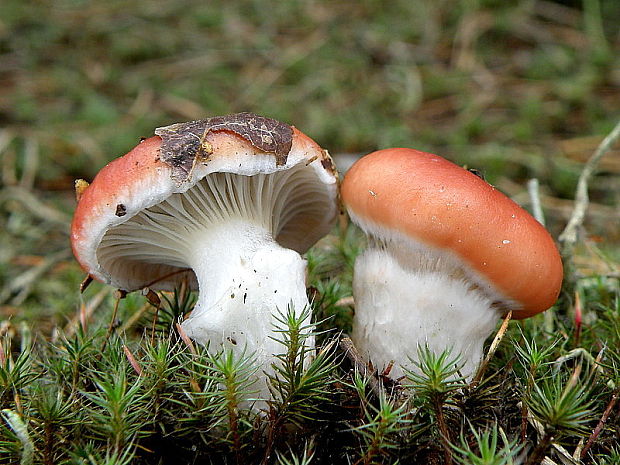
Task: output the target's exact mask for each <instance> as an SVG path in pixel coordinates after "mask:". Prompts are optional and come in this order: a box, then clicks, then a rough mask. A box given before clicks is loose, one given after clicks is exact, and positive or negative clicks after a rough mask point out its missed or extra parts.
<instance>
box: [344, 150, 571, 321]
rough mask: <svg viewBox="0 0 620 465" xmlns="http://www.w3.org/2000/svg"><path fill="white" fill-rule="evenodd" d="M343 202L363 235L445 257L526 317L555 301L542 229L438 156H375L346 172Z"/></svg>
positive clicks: (557, 280)
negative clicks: (407, 242)
mask: <svg viewBox="0 0 620 465" xmlns="http://www.w3.org/2000/svg"><path fill="white" fill-rule="evenodd" d="M341 193H342V199H343V201H344V203H345V205H346V207H347V209H348V211H349V213H350V214H351V216H352V217H353V219H354V220H355V221H356V222H357V223H358V224H359V225H360V227H361V228H362V229H364V230H365V231H366V232H369V233H370V234H373V235H375V236H378V235H379V234H380V231H382V230H383V231H385V230H387V231H393V232H396V233H400V234H401V235H404V236H406V237H408V238H410V239H411V240H412V241H415V242H417V243H422V244H424V245H426V246H428V247H429V248H432V249H435V250H440V251H450V252H451V253H453V254H455V255H456V257H458V258H459V259H460V261H461V262H462V263H463V264H464V265H465V266H467V267H468V268H470V270H471V271H473V272H474V273H475V274H476V275H477V276H480V277H482V278H483V279H484V280H485V281H487V282H488V283H489V284H490V285H491V286H492V287H493V288H494V289H496V290H497V291H498V292H499V293H500V294H502V295H503V296H505V297H506V299H507V300H508V301H513V302H514V303H516V308H515V309H514V310H515V314H514V317H515V318H526V317H528V316H532V315H534V314H536V313H539V312H541V311H544V310H546V309H547V308H549V307H550V306H551V305H553V303H554V302H555V301H556V299H557V297H558V294H559V292H560V287H561V283H562V276H563V269H562V262H561V259H560V255H559V253H558V250H557V248H556V246H555V243H554V241H553V239H552V237H551V236H550V235H549V233H548V232H547V230H546V229H545V228H544V227H543V226H542V225H541V224H540V223H539V222H538V221H536V219H534V218H533V217H532V216H531V215H530V214H529V213H528V212H527V211H525V210H524V209H523V208H521V207H520V206H519V205H517V204H516V203H515V202H513V201H512V200H511V199H509V198H508V197H506V196H505V195H504V194H502V193H501V192H499V191H498V190H497V189H495V188H494V187H493V186H491V185H490V184H488V183H487V182H485V181H484V180H482V179H480V178H479V177H478V176H476V175H475V174H473V173H471V172H469V171H467V170H466V169H463V168H461V167H459V166H457V165H455V164H453V163H451V162H449V161H447V160H445V159H443V158H441V157H439V156H437V155H433V154H429V153H424V152H420V151H417V150H413V149H407V148H393V149H385V150H379V151H377V152H373V153H371V154H369V155H366V156H365V157H363V158H361V159H360V160H359V161H358V162H357V163H355V164H354V165H353V167H352V168H351V169H350V170H349V171H348V172H347V174H346V176H345V179H344V182H343V184H342V191H341Z"/></svg>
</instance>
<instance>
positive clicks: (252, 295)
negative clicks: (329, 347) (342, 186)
mask: <svg viewBox="0 0 620 465" xmlns="http://www.w3.org/2000/svg"><path fill="white" fill-rule="evenodd" d="M155 134H156V135H155V136H153V137H150V138H148V139H145V140H143V141H142V142H141V143H140V144H138V145H137V146H136V147H135V148H134V149H132V150H131V151H130V152H129V153H128V154H126V155H125V156H123V157H121V158H118V159H116V160H114V161H112V162H111V163H109V164H108V165H107V166H106V167H104V168H103V169H102V170H101V171H100V172H99V173H98V174H97V176H96V177H95V179H94V180H93V182H92V183H91V184H90V185H89V186H88V187H85V188H84V189H83V191H82V192H81V196H80V200H79V203H78V205H77V209H76V211H75V215H74V218H73V224H72V230H71V243H72V247H73V252H74V254H75V256H76V258H77V260H78V262H79V263H80V265H81V266H82V268H84V270H86V271H87V272H88V274H89V275H90V276H91V277H93V278H95V279H97V280H99V281H102V282H104V283H107V284H110V285H112V286H115V287H117V288H119V289H123V290H126V291H132V290H137V289H142V288H144V287H150V288H152V289H160V290H172V289H174V288H175V287H176V286H178V285H180V283H181V282H182V281H183V280H186V282H187V283H188V284H189V285H190V286H191V287H192V288H193V289H199V297H198V301H197V303H196V305H195V308H194V310H193V311H192V312H191V316H190V317H189V318H187V319H186V320H185V321H184V322H183V323H182V327H183V329H184V330H185V332H186V333H187V335H189V336H190V337H191V338H193V339H194V340H196V341H198V342H199V343H201V344H204V345H210V347H211V348H212V349H215V350H219V349H220V348H222V347H224V348H232V350H233V352H235V353H236V354H241V353H243V352H245V353H254V354H255V357H256V360H257V363H258V366H260V367H262V369H263V370H264V371H266V372H268V373H271V371H270V370H271V364H272V363H274V362H275V361H276V357H275V355H277V354H280V353H282V352H284V350H285V348H284V347H283V346H282V345H281V344H280V343H278V342H276V341H274V339H273V337H274V336H276V334H275V333H274V330H276V329H278V328H279V326H281V325H282V323H279V320H278V312H284V313H285V312H286V311H287V308H288V307H290V306H292V307H293V308H294V311H295V313H296V314H297V315H299V314H301V312H302V311H304V309H305V307H308V305H309V303H308V298H307V296H306V286H305V274H306V262H305V260H304V259H303V258H302V257H301V255H300V254H301V253H304V252H305V251H306V250H307V249H308V248H309V247H310V246H312V245H313V244H314V243H315V242H316V241H317V240H318V239H319V238H321V237H322V236H324V235H325V234H327V233H328V232H329V230H330V229H331V227H332V225H333V223H334V221H335V219H336V216H337V214H338V205H337V190H338V184H337V173H336V171H335V168H334V166H333V164H332V162H331V158H330V157H329V154H328V153H327V151H325V150H323V149H321V147H319V146H318V145H317V144H316V143H315V142H314V141H313V140H311V139H310V138H309V137H307V136H306V135H304V134H303V133H301V132H300V131H299V130H297V129H296V128H294V127H291V126H288V125H286V124H283V123H280V122H278V121H275V120H272V119H269V118H265V117H261V116H257V115H253V114H250V113H239V114H234V115H228V116H221V117H213V118H209V119H207V120H201V121H192V122H189V123H179V124H175V125H172V126H168V127H164V128H158V129H156V130H155ZM307 323H309V322H308V321H307ZM256 377H257V379H259V380H261V381H260V382H259V385H257V386H258V390H259V392H260V393H261V395H267V392H268V391H267V384H266V380H265V378H266V377H265V376H264V375H262V374H260V371H259V374H257V375H256ZM261 383H262V384H261Z"/></svg>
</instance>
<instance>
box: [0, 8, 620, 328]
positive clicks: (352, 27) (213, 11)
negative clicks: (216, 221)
mask: <svg viewBox="0 0 620 465" xmlns="http://www.w3.org/2000/svg"><path fill="white" fill-rule="evenodd" d="M0 11H1V14H0V320H1V319H5V318H11V319H13V321H15V320H18V319H20V318H22V317H34V316H35V315H36V317H37V318H40V321H41V322H42V323H41V325H42V326H41V327H42V328H45V327H46V326H45V323H47V324H49V326H48V327H50V328H51V327H52V326H53V325H54V324H59V323H63V322H64V321H66V319H67V318H71V316H72V315H73V314H74V312H75V309H76V307H77V305H78V302H79V298H78V291H77V287H78V285H79V282H80V281H81V280H82V278H83V273H82V272H81V271H80V270H79V269H78V267H77V265H76V264H75V263H74V260H73V259H72V257H71V253H70V251H69V242H68V230H69V221H70V217H71V214H72V211H73V208H74V202H75V201H74V193H73V181H74V179H76V178H85V179H87V180H90V179H92V177H93V176H94V175H95V174H96V172H97V171H98V169H100V168H101V167H102V166H103V165H104V164H105V163H107V162H108V161H110V160H111V159H113V158H115V157H117V156H119V155H122V154H124V153H125V152H127V151H128V150H129V149H130V148H131V147H133V146H134V145H135V144H136V143H137V142H138V140H139V138H140V137H141V136H149V135H151V134H152V133H153V129H154V128H155V127H158V126H164V125H168V124H171V123H173V122H177V121H184V120H190V119H200V118H205V117H208V116H213V115H219V114H227V113H233V112H238V111H252V112H256V113H259V114H263V115H266V116H269V117H272V118H276V119H279V120H282V121H285V122H288V123H290V124H293V125H295V126H297V127H298V128H300V129H301V130H302V131H303V132H305V133H307V134H308V135H309V136H311V137H312V138H314V139H315V140H316V141H317V142H319V143H320V144H321V145H322V146H323V147H325V148H327V149H328V150H329V151H330V153H332V154H333V155H335V156H336V159H337V161H342V160H346V159H347V157H346V155H347V154H349V155H351V154H352V155H359V154H363V153H366V152H370V151H372V150H375V149H378V148H384V147H390V146H407V147H414V148H418V149H422V150H426V151H430V152H434V153H438V154H441V155H443V156H445V157H447V158H450V159H452V160H453V161H456V162H458V163H461V164H466V165H467V166H469V167H475V168H477V169H479V170H481V171H482V172H484V173H485V174H486V176H487V179H488V180H489V181H490V182H491V183H493V184H495V185H497V186H498V187H499V188H500V189H501V190H503V191H504V192H506V193H507V194H508V195H510V196H512V197H513V198H514V199H515V200H517V201H518V202H520V203H522V204H523V205H525V206H526V207H527V206H528V204H529V197H528V195H527V191H526V189H525V183H526V182H527V180H528V179H530V178H533V177H535V178H538V179H539V180H540V183H541V196H542V202H543V207H544V209H545V213H546V215H547V222H548V227H549V229H550V230H551V231H552V233H553V234H554V235H557V233H558V232H559V231H561V229H562V228H563V227H564V225H565V223H566V220H567V218H568V216H569V215H570V212H571V208H572V201H571V199H572V198H573V195H574V194H573V193H574V189H575V184H576V180H577V177H578V175H579V172H580V170H581V168H582V166H583V163H584V162H585V160H587V158H588V157H589V156H590V155H591V153H592V152H593V151H594V149H595V148H596V146H597V145H598V143H599V142H600V141H601V140H602V138H603V137H604V136H605V134H607V133H608V132H609V131H610V130H611V128H612V127H613V126H614V124H615V123H616V122H617V120H618V119H619V118H620V2H619V1H618V0H582V1H577V0H575V1H563V2H560V1H552V0H546V1H535V0H515V1H502V0H464V1H452V0H392V1H378V0H376V1H375V0H365V1H359V2H353V1H338V2H336V1H328V0H322V1H319V0H316V1H260V0H254V1H251V0H241V1H230V0H229V1H204V0H202V1H199V0H195V1H194V0H180V1H173V2H164V1H147V0H123V1H120V0H109V1H78V0H74V1H68V0H57V1H44V0H30V1H27V2H26V1H23V0H4V1H3V2H2V5H1V6H0ZM590 193H591V200H592V205H591V207H590V209H589V214H588V217H587V222H586V230H587V236H586V237H587V240H586V241H585V243H584V245H583V246H582V247H581V248H580V249H579V253H580V255H579V257H577V259H576V262H577V264H578V266H579V267H580V272H582V273H584V274H588V273H591V274H610V275H613V274H614V273H615V274H616V275H617V274H618V258H619V255H620V253H619V252H618V243H619V242H620V232H619V227H618V225H619V224H620V207H619V205H620V151H619V150H618V148H617V147H616V149H615V150H614V151H612V152H610V153H608V155H607V156H606V158H605V159H604V160H603V163H602V164H601V166H600V171H599V176H598V177H597V179H596V182H594V183H593V184H592V186H591V191H590ZM100 289H102V288H101V287H99V288H97V286H94V290H90V291H89V292H90V293H91V294H89V295H96V292H98V290H100Z"/></svg>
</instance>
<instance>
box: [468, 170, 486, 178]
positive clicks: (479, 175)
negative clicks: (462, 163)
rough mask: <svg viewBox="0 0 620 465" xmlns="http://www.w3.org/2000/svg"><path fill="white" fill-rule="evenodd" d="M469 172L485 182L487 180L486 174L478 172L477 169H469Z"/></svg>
mask: <svg viewBox="0 0 620 465" xmlns="http://www.w3.org/2000/svg"><path fill="white" fill-rule="evenodd" d="M467 171H469V172H470V173H471V174H475V175H476V176H478V177H479V178H480V179H482V180H483V181H486V179H485V178H484V173H483V172H482V171H480V170H477V169H476V168H467Z"/></svg>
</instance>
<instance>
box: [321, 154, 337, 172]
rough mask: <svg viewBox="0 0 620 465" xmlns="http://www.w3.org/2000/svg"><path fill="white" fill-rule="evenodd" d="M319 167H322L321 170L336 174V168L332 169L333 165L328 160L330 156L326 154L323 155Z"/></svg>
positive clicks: (330, 160)
mask: <svg viewBox="0 0 620 465" xmlns="http://www.w3.org/2000/svg"><path fill="white" fill-rule="evenodd" d="M321 165H323V168H325V169H326V170H328V171H331V172H332V173H335V172H336V168H334V163H333V162H332V159H331V158H330V156H329V155H327V153H326V154H325V158H323V159H322V160H321Z"/></svg>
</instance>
